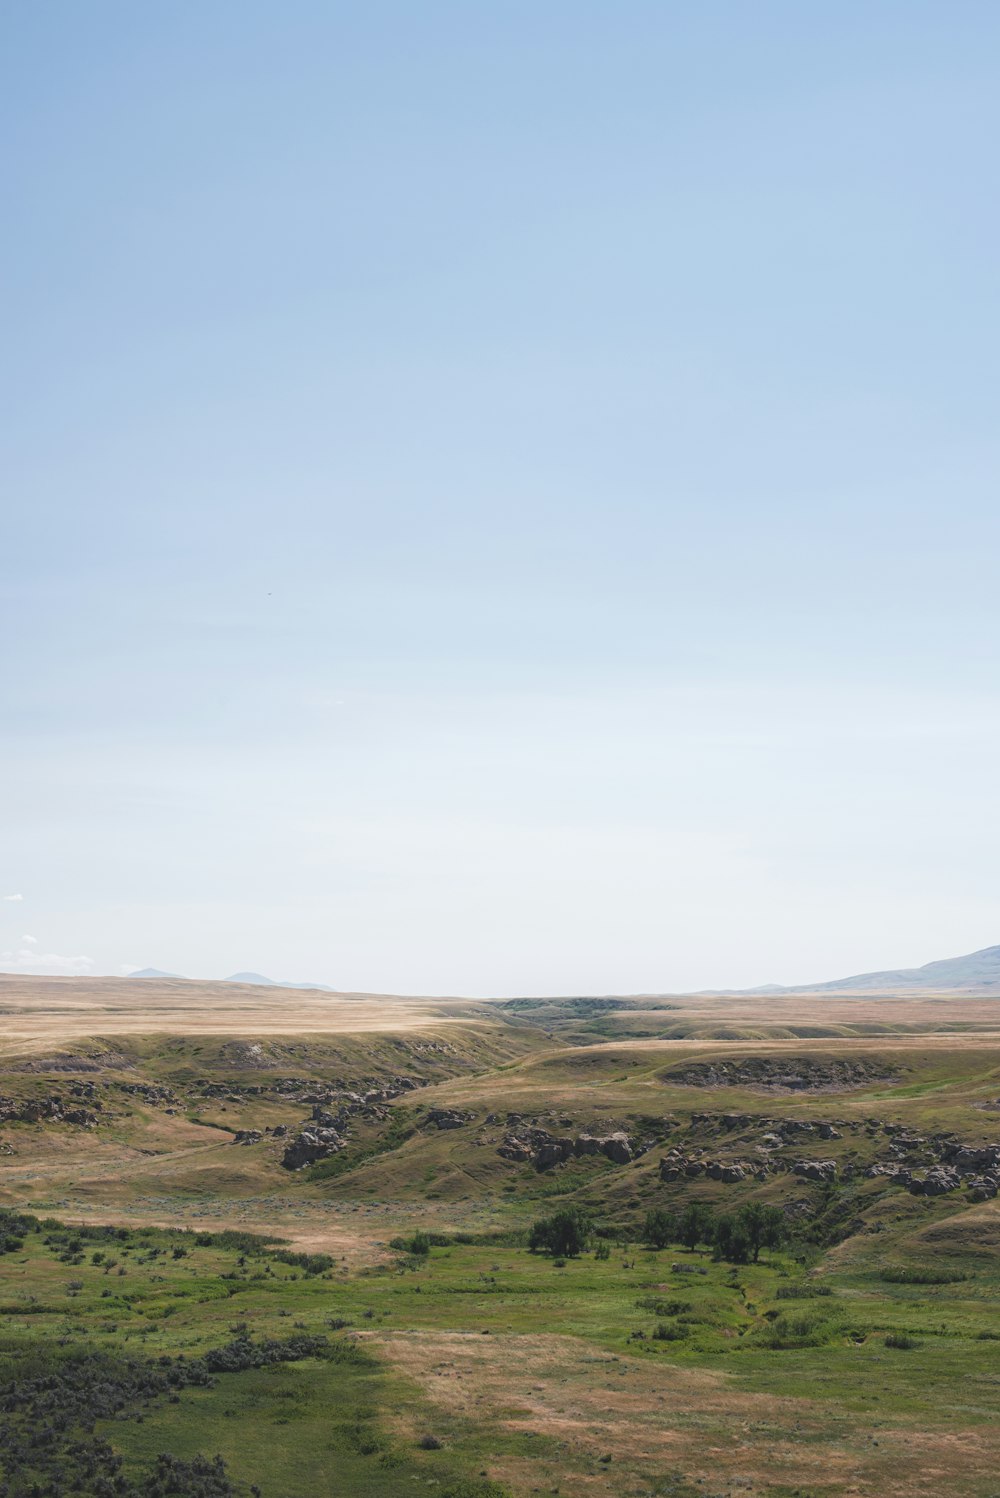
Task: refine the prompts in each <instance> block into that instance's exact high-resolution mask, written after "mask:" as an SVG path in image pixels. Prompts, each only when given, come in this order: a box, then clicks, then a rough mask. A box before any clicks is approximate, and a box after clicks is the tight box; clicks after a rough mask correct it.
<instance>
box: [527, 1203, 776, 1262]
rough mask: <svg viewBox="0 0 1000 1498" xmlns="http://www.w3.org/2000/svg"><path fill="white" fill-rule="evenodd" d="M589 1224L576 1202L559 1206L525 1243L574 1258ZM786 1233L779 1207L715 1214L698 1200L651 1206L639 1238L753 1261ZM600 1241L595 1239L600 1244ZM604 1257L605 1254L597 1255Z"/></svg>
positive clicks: (748, 1206) (728, 1259)
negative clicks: (679, 1207) (675, 1207)
mask: <svg viewBox="0 0 1000 1498" xmlns="http://www.w3.org/2000/svg"><path fill="white" fill-rule="evenodd" d="M592 1235H593V1229H592V1226H591V1223H590V1221H589V1219H588V1218H587V1216H586V1214H585V1213H584V1212H581V1210H580V1208H579V1207H563V1208H562V1209H561V1211H559V1212H555V1213H554V1214H553V1215H552V1216H551V1217H540V1218H539V1219H538V1220H537V1222H534V1223H532V1225H531V1231H530V1233H529V1235H528V1247H529V1248H530V1250H531V1252H532V1253H545V1254H551V1255H552V1256H553V1258H558V1259H573V1258H576V1257H577V1255H578V1254H582V1253H583V1252H584V1250H585V1249H586V1248H587V1246H588V1244H589V1243H590V1240H591V1237H592ZM787 1237H788V1227H787V1223H786V1221H785V1215H784V1213H783V1212H782V1211H781V1209H780V1207H770V1206H765V1205H764V1204H763V1203H761V1202H746V1203H745V1204H744V1205H743V1206H742V1207H737V1209H736V1211H735V1212H720V1213H715V1212H713V1211H712V1210H711V1208H710V1207H706V1206H705V1205H703V1203H701V1202H689V1203H688V1205H687V1206H686V1207H685V1208H684V1209H683V1211H682V1212H680V1213H676V1214H675V1213H673V1212H670V1211H668V1210H667V1209H666V1208H665V1207H654V1208H653V1209H652V1210H651V1211H649V1212H647V1213H646V1220H645V1222H644V1223H643V1226H642V1233H641V1238H642V1241H643V1243H645V1244H646V1246H647V1247H648V1248H654V1249H659V1248H669V1247H670V1245H671V1244H674V1243H680V1244H683V1246H684V1247H685V1248H687V1249H690V1250H691V1251H692V1252H693V1251H694V1250H695V1249H696V1248H702V1247H704V1248H711V1249H712V1250H713V1251H714V1254H715V1257H716V1258H717V1259H724V1260H725V1262H726V1263H727V1264H751V1263H752V1264H756V1263H757V1260H758V1259H759V1258H760V1251H761V1249H762V1248H780V1247H781V1245H782V1244H783V1243H784V1242H785V1241H786V1239H787ZM601 1246H602V1245H601V1244H598V1248H600V1247H601ZM601 1257H604V1258H606V1257H607V1254H606V1253H605V1254H603V1255H601Z"/></svg>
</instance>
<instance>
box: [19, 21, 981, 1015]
mask: <svg viewBox="0 0 1000 1498" xmlns="http://www.w3.org/2000/svg"><path fill="white" fill-rule="evenodd" d="M998 70H1000V11H998V10H997V8H996V6H994V5H992V4H987V3H963V0H957V3H955V4H952V5H948V6H944V5H941V4H937V3H935V4H922V3H919V0H916V3H914V0H906V3H902V0H900V3H880V0H874V3H872V0H864V3H861V0H845V3H840V4H837V5H826V6H819V5H807V4H803V3H795V4H791V3H789V4H780V3H768V0H761V3H758V4H754V5H747V4H745V3H742V0H731V3H712V0H706V3H704V4H701V3H699V4H693V3H692V4H686V5H681V4H673V3H668V0H659V3H655V4H654V3H640V0H623V3H618V4H613V5H612V4H609V3H603V4H597V3H592V0H572V3H569V0H561V3H560V0H552V3H538V0H532V3H530V4H529V3H520V0H514V3H510V0H504V3H502V4H501V3H499V0H498V3H495V4H471V3H464V4H459V3H454V4H441V3H435V0H428V3H423V4H420V5H414V4H410V3H402V0H400V3H394V4H390V3H379V0H365V3H364V4H360V3H351V4H346V3H345V4H337V3H333V0H325V3H322V4H321V3H305V0H297V3H292V4H288V5H278V4H274V3H272V4H263V3H247V0H240V3H236V0H231V3H222V0H198V3H194V0H189V3H166V0H150V3H144V4H143V5H141V6H137V5H134V4H132V3H124V0H122V3H106V0H95V3H93V4H90V5H87V6H82V5H78V4H71V3H55V0H52V3H41V4H38V5H27V4H22V5H16V6H9V7H8V8H7V11H6V15H5V17H4V19H3V22H2V35H0V114H2V120H0V124H2V139H3V142H4V145H3V152H4V174H3V182H4V207H5V220H6V228H5V233H4V235H3V239H2V243H0V263H2V286H3V306H2V309H0V310H2V318H3V326H4V329H5V334H4V339H3V350H2V355H0V358H2V380H3V390H2V408H3V412H4V418H5V420H4V422H3V437H2V476H3V495H4V498H3V516H2V532H0V534H2V537H3V557H4V564H3V598H2V611H3V618H2V636H0V638H2V640H3V697H2V702H3V712H2V722H0V756H2V784H3V797H2V810H0V839H2V841H0V885H2V886H3V887H2V888H0V894H3V895H12V894H21V895H22V896H23V899H21V900H19V901H18V900H3V901H0V967H6V968H14V969H22V970H46V969H47V970H52V971H89V972H112V973H113V972H119V971H122V970H126V969H128V968H131V967H137V966H144V965H146V964H153V965H155V966H159V967H165V968H172V969H176V970H179V971H182V972H185V973H189V974H192V975H222V974H224V973H227V972H230V971H233V970H234V969H247V968H253V969H258V970H261V971H264V972H267V973H271V974H273V975H274V976H277V977H287V978H300V977H304V978H314V979H318V980H321V981H326V982H328V983H332V984H335V985H337V986H343V987H359V988H367V989H395V990H403V991H411V992H413V991H422V992H430V991H438V992H441V991H451V992H456V991H462V992H470V993H484V994H490V993H505V992H511V993H514V992H516V993H532V992H581V991H582V992H607V991H615V990H617V991H637V990H643V989H653V990H669V989H678V988H684V987H700V986H709V985H729V984H753V983H758V982H764V981H769V980H774V981H789V982H792V981H796V980H799V979H802V980H805V979H814V978H824V977H832V976H836V975H838V974H841V973H843V972H849V971H857V970H860V969H864V968H871V967H877V966H897V965H900V964H903V963H908V962H913V963H916V962H921V961H926V960H928V959H930V958H933V957H938V956H943V955H948V954H951V953H953V952H958V951H962V950H968V949H970V948H973V947H978V946H984V945H987V944H991V943H995V942H997V941H1000V859H998V858H997V847H998V845H1000V825H998V824H1000V798H998V778H997V765H998V763H1000V697H998V691H997V686H998V682H997V659H998V645H1000V590H998V587H997V572H998V556H1000V502H998V478H1000V435H998V433H1000V428H998V423H997V402H998V393H1000V380H998V374H1000V309H998V295H997V287H998V277H997V264H998V251H1000V242H998V241H1000V236H998V227H1000V223H998V221H1000V207H998V204H1000V193H998V175H1000V168H998V165H997V152H996V142H997V140H998V138H1000V90H998ZM29 937H30V938H33V940H28V938H29ZM2 954H6V955H2Z"/></svg>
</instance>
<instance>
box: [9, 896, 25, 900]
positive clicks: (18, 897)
mask: <svg viewBox="0 0 1000 1498" xmlns="http://www.w3.org/2000/svg"><path fill="white" fill-rule="evenodd" d="M4 899H5V900H23V899H24V896H23V895H4Z"/></svg>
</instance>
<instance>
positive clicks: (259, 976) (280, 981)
mask: <svg viewBox="0 0 1000 1498" xmlns="http://www.w3.org/2000/svg"><path fill="white" fill-rule="evenodd" d="M222 981H223V983H253V984H255V985H256V986H257V987H258V988H321V989H322V990H323V992H324V993H333V989H332V988H331V987H330V985H329V983H290V982H287V981H286V980H285V979H284V978H265V976H264V974H263V973H233V974H231V976H230V977H228V978H223V980H222Z"/></svg>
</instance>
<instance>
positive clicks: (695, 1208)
mask: <svg viewBox="0 0 1000 1498" xmlns="http://www.w3.org/2000/svg"><path fill="white" fill-rule="evenodd" d="M713 1222H714V1219H713V1217H712V1213H711V1211H710V1209H709V1208H708V1207H706V1206H705V1205H704V1204H703V1203H702V1202H688V1204H687V1206H686V1207H685V1208H684V1211H683V1212H682V1213H681V1216H680V1221H679V1222H678V1224H677V1237H678V1239H679V1240H680V1242H681V1243H683V1245H684V1247H685V1248H688V1249H690V1250H691V1252H692V1253H693V1252H694V1250H695V1249H696V1248H697V1247H698V1244H699V1243H711V1242H712V1237H713Z"/></svg>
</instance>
